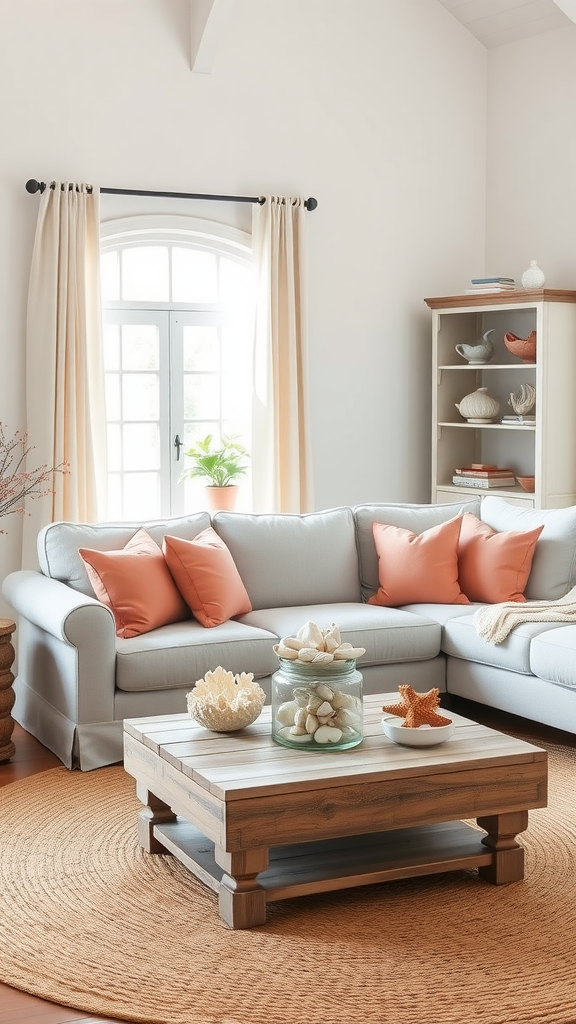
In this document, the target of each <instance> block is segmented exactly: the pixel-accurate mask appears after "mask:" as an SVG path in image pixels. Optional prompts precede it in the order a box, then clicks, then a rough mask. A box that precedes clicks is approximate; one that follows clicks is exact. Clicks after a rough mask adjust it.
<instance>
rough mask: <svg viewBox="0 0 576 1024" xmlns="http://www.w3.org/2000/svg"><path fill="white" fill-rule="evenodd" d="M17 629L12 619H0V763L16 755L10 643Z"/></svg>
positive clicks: (14, 697) (12, 649)
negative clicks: (13, 732) (13, 736)
mask: <svg viewBox="0 0 576 1024" xmlns="http://www.w3.org/2000/svg"><path fill="white" fill-rule="evenodd" d="M15 629H16V623H15V622H12V619H0V761H9V760H10V758H11V757H12V756H13V755H14V754H15V753H16V747H15V746H14V744H13V743H12V739H11V737H12V730H13V729H14V719H13V718H12V715H11V714H10V712H11V711H12V708H13V707H14V701H15V700H16V695H15V693H14V690H13V689H12V683H13V682H14V675H13V673H12V672H11V668H12V664H13V662H14V648H13V646H12V644H11V642H10V641H11V639H12V634H13V632H14V630H15Z"/></svg>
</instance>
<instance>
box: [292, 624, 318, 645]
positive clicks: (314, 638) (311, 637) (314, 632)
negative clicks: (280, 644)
mask: <svg viewBox="0 0 576 1024" xmlns="http://www.w3.org/2000/svg"><path fill="white" fill-rule="evenodd" d="M296 637H297V639H298V640H302V641H303V643H304V646H305V647H313V648H314V649H315V650H316V651H320V650H322V640H323V637H322V630H321V629H320V627H319V626H317V625H316V623H315V622H306V623H305V624H304V625H303V626H302V628H301V629H299V630H298V632H297V634H296Z"/></svg>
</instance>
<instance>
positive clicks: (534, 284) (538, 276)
mask: <svg viewBox="0 0 576 1024" xmlns="http://www.w3.org/2000/svg"><path fill="white" fill-rule="evenodd" d="M545 280H546V278H545V277H544V274H543V273H542V271H541V270H540V267H539V266H538V264H537V262H536V260H530V266H529V267H528V269H527V270H525V271H524V273H523V274H522V287H523V288H526V290H527V291H529V290H530V289H532V288H543V287H544V281H545Z"/></svg>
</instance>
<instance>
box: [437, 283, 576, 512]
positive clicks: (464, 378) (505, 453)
mask: <svg viewBox="0 0 576 1024" xmlns="http://www.w3.org/2000/svg"><path fill="white" fill-rule="evenodd" d="M424 301H425V302H426V304H427V305H428V306H429V308H430V309H431V311H432V380H433V386H432V488H431V500H432V501H433V502H458V501H461V500H462V498H463V497H464V496H465V497H466V498H468V497H469V495H470V494H482V495H484V494H499V495H501V496H502V497H504V498H506V499H507V500H508V501H510V502H513V503H515V504H518V505H523V506H525V507H528V508H563V507H565V506H567V505H575V504H576V291H559V290H554V289H548V288H544V289H539V290H538V291H513V292H495V293H493V294H486V295H450V296H444V297H440V298H428V299H425V300H424ZM491 328H494V333H493V334H491V335H490V340H491V342H492V344H493V346H494V355H493V357H492V359H491V360H490V361H489V362H488V363H485V364H483V365H470V364H469V363H467V362H466V360H465V359H464V358H463V357H462V356H460V355H459V354H458V353H457V352H456V350H455V345H457V344H459V343H468V344H470V343H474V342H477V341H480V339H481V338H482V336H483V335H484V334H485V333H486V331H488V330H490V329H491ZM532 330H535V331H536V339H537V340H536V359H535V361H534V362H533V363H523V362H522V360H521V359H519V358H518V357H516V356H513V355H512V354H511V353H510V352H509V351H508V349H507V348H506V346H505V344H504V334H505V333H506V332H508V331H509V332H512V333H513V334H516V335H517V336H518V337H520V338H525V337H526V336H527V335H528V334H530V332H531V331H532ZM526 383H528V384H532V385H534V386H535V388H536V408H535V410H534V411H535V416H536V422H535V423H534V424H510V423H506V424H505V423H502V422H500V420H501V418H502V417H503V416H505V415H508V414H512V413H513V410H512V408H511V407H510V405H509V404H508V400H509V397H510V393H511V392H517V391H518V390H519V387H520V385H521V384H526ZM480 387H485V388H487V389H488V393H489V394H490V395H491V396H492V397H493V398H496V399H497V401H498V402H499V403H500V413H499V418H498V420H497V421H495V422H493V423H488V424H472V423H468V422H467V421H466V420H465V419H464V418H463V417H462V416H461V415H460V413H459V411H458V409H457V408H456V403H459V402H460V401H461V400H462V398H464V397H465V395H468V394H470V393H471V392H473V391H476V390H477V388H480ZM472 462H476V463H478V462H487V463H496V464H497V465H499V466H504V467H506V468H510V469H512V471H513V472H514V474H515V475H519V476H528V475H533V476H534V477H535V489H534V492H533V493H528V492H526V491H524V490H523V489H522V488H521V487H520V486H519V485H518V484H517V485H516V486H514V487H511V488H502V489H500V488H498V489H496V488H490V489H489V490H480V491H479V490H477V489H476V488H467V487H459V486H456V485H454V484H453V483H452V477H453V475H454V470H455V468H456V467H457V466H466V465H470V463H472Z"/></svg>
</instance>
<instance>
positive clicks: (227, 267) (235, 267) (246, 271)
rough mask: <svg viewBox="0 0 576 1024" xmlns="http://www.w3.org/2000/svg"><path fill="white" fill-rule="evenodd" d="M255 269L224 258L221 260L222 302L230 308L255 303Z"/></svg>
mask: <svg viewBox="0 0 576 1024" xmlns="http://www.w3.org/2000/svg"><path fill="white" fill-rule="evenodd" d="M254 282H255V277H254V268H253V267H252V266H247V265H246V264H245V263H237V262H236V260H230V259H227V258H226V257H225V256H223V257H222V258H221V260H220V302H224V303H226V305H229V306H235V307H236V308H238V307H239V306H252V305H253V303H254Z"/></svg>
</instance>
